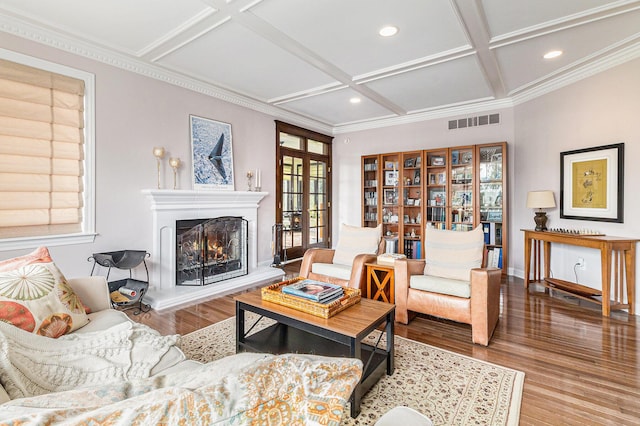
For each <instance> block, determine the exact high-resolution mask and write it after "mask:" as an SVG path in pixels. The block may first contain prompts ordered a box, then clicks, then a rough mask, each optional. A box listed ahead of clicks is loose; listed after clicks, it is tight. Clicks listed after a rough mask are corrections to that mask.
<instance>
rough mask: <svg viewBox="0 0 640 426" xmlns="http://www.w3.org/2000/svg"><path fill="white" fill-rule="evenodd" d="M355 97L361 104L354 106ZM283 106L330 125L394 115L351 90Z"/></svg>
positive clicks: (333, 92) (325, 94) (311, 97)
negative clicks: (353, 99)
mask: <svg viewBox="0 0 640 426" xmlns="http://www.w3.org/2000/svg"><path fill="white" fill-rule="evenodd" d="M353 97H359V98H360V100H361V102H360V103H359V104H352V103H351V102H350V101H349V100H350V99H351V98H353ZM281 106H282V107H283V108H286V109H288V110H289V111H293V112H296V113H298V114H302V115H304V116H307V117H317V118H319V119H320V120H321V121H322V122H324V123H328V124H347V123H353V122H359V121H362V120H369V119H370V118H371V117H376V118H383V117H390V116H392V115H393V114H392V113H391V111H389V110H387V109H385V108H382V107H381V106H380V105H378V104H377V103H375V102H373V101H371V100H369V99H367V98H364V97H362V96H361V95H360V94H358V93H357V92H355V91H353V90H351V89H341V90H334V91H331V92H327V93H323V94H321V95H318V96H310V97H307V98H303V99H298V100H296V101H292V102H287V103H284V104H282V105H281Z"/></svg>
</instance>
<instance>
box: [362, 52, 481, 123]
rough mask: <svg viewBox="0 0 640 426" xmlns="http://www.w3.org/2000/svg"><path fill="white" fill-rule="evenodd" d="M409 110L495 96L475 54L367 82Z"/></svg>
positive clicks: (375, 89) (372, 87)
mask: <svg viewBox="0 0 640 426" xmlns="http://www.w3.org/2000/svg"><path fill="white" fill-rule="evenodd" d="M366 85H367V86H369V87H370V88H371V89H373V90H374V91H376V92H378V93H380V94H381V95H382V96H384V97H386V98H388V99H391V100H392V101H393V102H395V103H396V104H398V105H400V106H401V107H402V108H404V109H405V110H407V111H409V112H412V111H413V112H415V111H420V110H425V109H431V108H435V107H438V106H441V105H452V104H457V103H461V102H467V101H470V100H478V99H483V98H485V99H486V98H488V97H491V96H492V93H491V89H490V88H489V86H488V85H487V82H486V80H485V79H484V76H483V74H482V71H481V70H480V67H479V66H478V62H477V60H476V58H475V57H474V56H467V57H464V58H460V59H457V60H455V61H449V62H444V63H441V64H437V65H433V66H430V67H424V68H420V69H417V70H415V71H411V72H406V73H402V74H398V75H395V76H392V77H388V78H384V79H380V80H375V81H372V82H370V83H367V84H366Z"/></svg>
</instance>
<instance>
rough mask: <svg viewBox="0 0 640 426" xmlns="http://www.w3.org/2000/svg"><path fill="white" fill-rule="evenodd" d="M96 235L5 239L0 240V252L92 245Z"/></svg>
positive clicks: (83, 234) (82, 234)
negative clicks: (43, 247)
mask: <svg viewBox="0 0 640 426" xmlns="http://www.w3.org/2000/svg"><path fill="white" fill-rule="evenodd" d="M96 235H97V234H96V233H81V234H68V235H52V236H44V237H24V238H7V239H4V240H0V251H8V250H19V249H26V248H35V247H39V246H45V247H53V246H65V245H69V244H86V243H93V241H94V240H95V238H96Z"/></svg>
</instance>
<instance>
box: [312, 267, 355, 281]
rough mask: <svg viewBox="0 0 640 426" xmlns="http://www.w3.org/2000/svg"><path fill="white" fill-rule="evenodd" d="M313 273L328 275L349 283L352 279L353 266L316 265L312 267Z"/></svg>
mask: <svg viewBox="0 0 640 426" xmlns="http://www.w3.org/2000/svg"><path fill="white" fill-rule="evenodd" d="M311 272H313V273H314V274H320V275H326V276H328V277H334V278H340V279H341V280H345V281H349V279H350V278H351V265H349V266H347V265H336V264H335V263H314V264H313V265H311Z"/></svg>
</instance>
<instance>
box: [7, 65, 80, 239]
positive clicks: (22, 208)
mask: <svg viewBox="0 0 640 426" xmlns="http://www.w3.org/2000/svg"><path fill="white" fill-rule="evenodd" d="M83 145H84V81H83V80H79V79H76V78H72V77H68V76H64V75H61V74H56V73H52V72H49V71H44V70H40V69H37V68H33V67H29V66H26V65H22V64H17V63H14V62H11V61H7V60H2V59H0V200H1V201H0V238H15V237H28V236H45V235H46V236H49V235H61V234H71V233H77V232H81V231H82V207H83V206H82V200H83V197H82V193H83V190H84V188H83V184H82V182H83V174H84V170H83V161H84V150H83Z"/></svg>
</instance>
